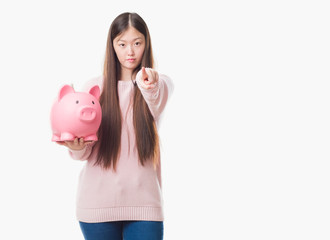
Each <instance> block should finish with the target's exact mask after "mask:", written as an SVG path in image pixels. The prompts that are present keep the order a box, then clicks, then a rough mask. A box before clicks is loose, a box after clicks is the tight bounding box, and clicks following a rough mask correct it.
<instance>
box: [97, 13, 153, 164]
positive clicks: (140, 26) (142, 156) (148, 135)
mask: <svg viewBox="0 0 330 240" xmlns="http://www.w3.org/2000/svg"><path fill="white" fill-rule="evenodd" d="M129 26H132V27H134V28H135V29H136V30H138V31H139V32H140V33H142V34H143V35H144V37H145V49H144V53H143V57H142V61H141V63H140V64H139V65H138V66H137V67H136V69H135V70H134V71H133V75H134V74H136V73H137V72H138V71H139V70H140V69H141V67H142V66H143V67H149V68H153V67H154V60H153V54H152V47H151V40H150V34H149V30H148V27H147V25H146V23H145V22H144V20H143V19H142V18H141V17H140V16H139V15H138V14H136V13H128V12H127V13H122V14H120V15H119V16H118V17H116V18H115V19H114V21H113V22H112V24H111V26H110V29H109V33H108V40H107V47H106V54H105V61H104V72H103V79H104V81H103V90H102V93H101V96H100V104H101V107H102V122H101V126H100V128H99V131H98V138H99V141H98V142H97V145H98V153H97V161H96V164H99V165H102V166H103V167H104V168H110V167H113V168H114V169H116V163H117V159H118V157H119V153H120V142H121V126H122V116H121V111H120V106H119V98H118V90H117V85H118V79H119V78H120V73H121V66H120V62H119V60H118V58H117V56H116V53H115V50H114V47H113V40H114V39H115V38H116V37H117V36H118V35H119V34H121V33H122V32H124V31H125V30H126V29H127V28H128V27H129ZM132 84H133V83H132ZM133 124H134V128H135V136H136V146H137V150H138V156H139V160H140V163H141V164H142V165H144V163H145V162H146V161H149V160H152V161H153V163H154V165H155V164H157V161H158V157H159V141H158V134H157V129H156V124H155V120H154V118H153V116H152V115H151V113H150V110H149V107H148V105H147V103H146V102H145V100H144V98H143V96H142V94H141V92H140V90H139V88H138V87H137V86H136V85H135V87H134V101H133Z"/></svg>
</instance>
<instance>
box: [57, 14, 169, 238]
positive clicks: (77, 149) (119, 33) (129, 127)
mask: <svg viewBox="0 0 330 240" xmlns="http://www.w3.org/2000/svg"><path fill="white" fill-rule="evenodd" d="M153 63H154V61H153V54H152V47H151V40H150V35H149V31H148V28H147V25H146V23H145V22H144V21H143V19H142V18H141V17H140V16H139V15H138V14H136V13H123V14H120V15H119V16H118V17H117V18H115V20H114V21H113V22H112V24H111V26H110V29H109V34H108V41H107V49H106V56H105V63H104V72H103V76H102V77H99V78H97V79H92V80H91V81H90V82H88V84H87V86H86V88H88V87H89V86H92V85H95V84H98V85H99V86H100V88H101V89H102V90H101V91H102V92H101V96H100V104H101V107H102V122H101V126H100V128H99V131H98V141H97V142H84V140H83V138H80V139H78V138H76V139H75V140H74V141H71V142H70V141H66V142H62V143H60V144H63V145H65V146H67V147H68V148H69V152H70V154H71V156H72V158H74V159H81V160H87V162H86V165H85V167H84V168H83V170H82V172H81V175H80V179H79V187H78V197H77V218H78V220H79V222H80V226H81V229H82V232H83V234H84V237H85V239H93V240H96V239H123V238H124V239H127V240H129V239H143V240H148V239H152V240H158V239H163V220H164V216H163V199H162V189H161V165H160V150H159V139H158V134H157V123H158V121H159V119H160V117H161V114H162V112H163V110H164V108H165V106H166V103H167V101H168V98H169V96H170V95H171V92H172V90H173V84H172V82H171V80H170V79H169V78H168V77H167V76H165V75H162V74H159V73H158V72H157V71H156V70H154V69H153V67H154V64H153Z"/></svg>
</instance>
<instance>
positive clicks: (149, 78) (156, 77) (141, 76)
mask: <svg viewBox="0 0 330 240" xmlns="http://www.w3.org/2000/svg"><path fill="white" fill-rule="evenodd" d="M136 82H137V85H138V87H139V89H140V91H141V93H142V95H143V97H144V99H145V101H146V102H147V104H148V107H149V109H150V112H151V114H152V115H153V117H154V119H155V120H158V119H159V117H160V115H161V113H162V112H163V110H164V109H165V106H166V103H167V101H168V99H169V97H170V96H171V95H172V92H173V89H174V86H173V82H172V80H171V79H170V78H169V77H168V76H166V75H163V74H158V73H157V72H156V71H155V70H153V69H150V68H146V69H145V68H142V69H141V70H140V71H139V72H138V74H137V76H136Z"/></svg>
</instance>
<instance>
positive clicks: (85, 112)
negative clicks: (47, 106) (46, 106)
mask: <svg viewBox="0 0 330 240" xmlns="http://www.w3.org/2000/svg"><path fill="white" fill-rule="evenodd" d="M99 97H100V88H99V86H97V85H96V86H94V87H92V88H91V89H90V90H89V93H87V92H75V90H74V89H73V88H72V87H71V86H69V85H64V86H63V87H62V88H61V90H60V91H59V94H58V97H57V99H56V100H55V102H54V104H53V106H52V109H51V114H50V121H51V127H52V131H53V137H52V141H60V142H62V141H73V140H74V139H75V138H83V139H84V141H97V135H96V133H97V131H98V129H99V127H100V124H101V119H102V110H101V106H100V103H99V100H98V99H99Z"/></svg>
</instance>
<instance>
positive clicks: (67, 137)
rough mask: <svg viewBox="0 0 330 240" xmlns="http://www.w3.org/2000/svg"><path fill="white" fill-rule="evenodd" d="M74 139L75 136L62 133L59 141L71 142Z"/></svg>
mask: <svg viewBox="0 0 330 240" xmlns="http://www.w3.org/2000/svg"><path fill="white" fill-rule="evenodd" d="M74 139H75V136H74V135H73V134H71V133H68V132H64V133H61V141H73V140H74Z"/></svg>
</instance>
